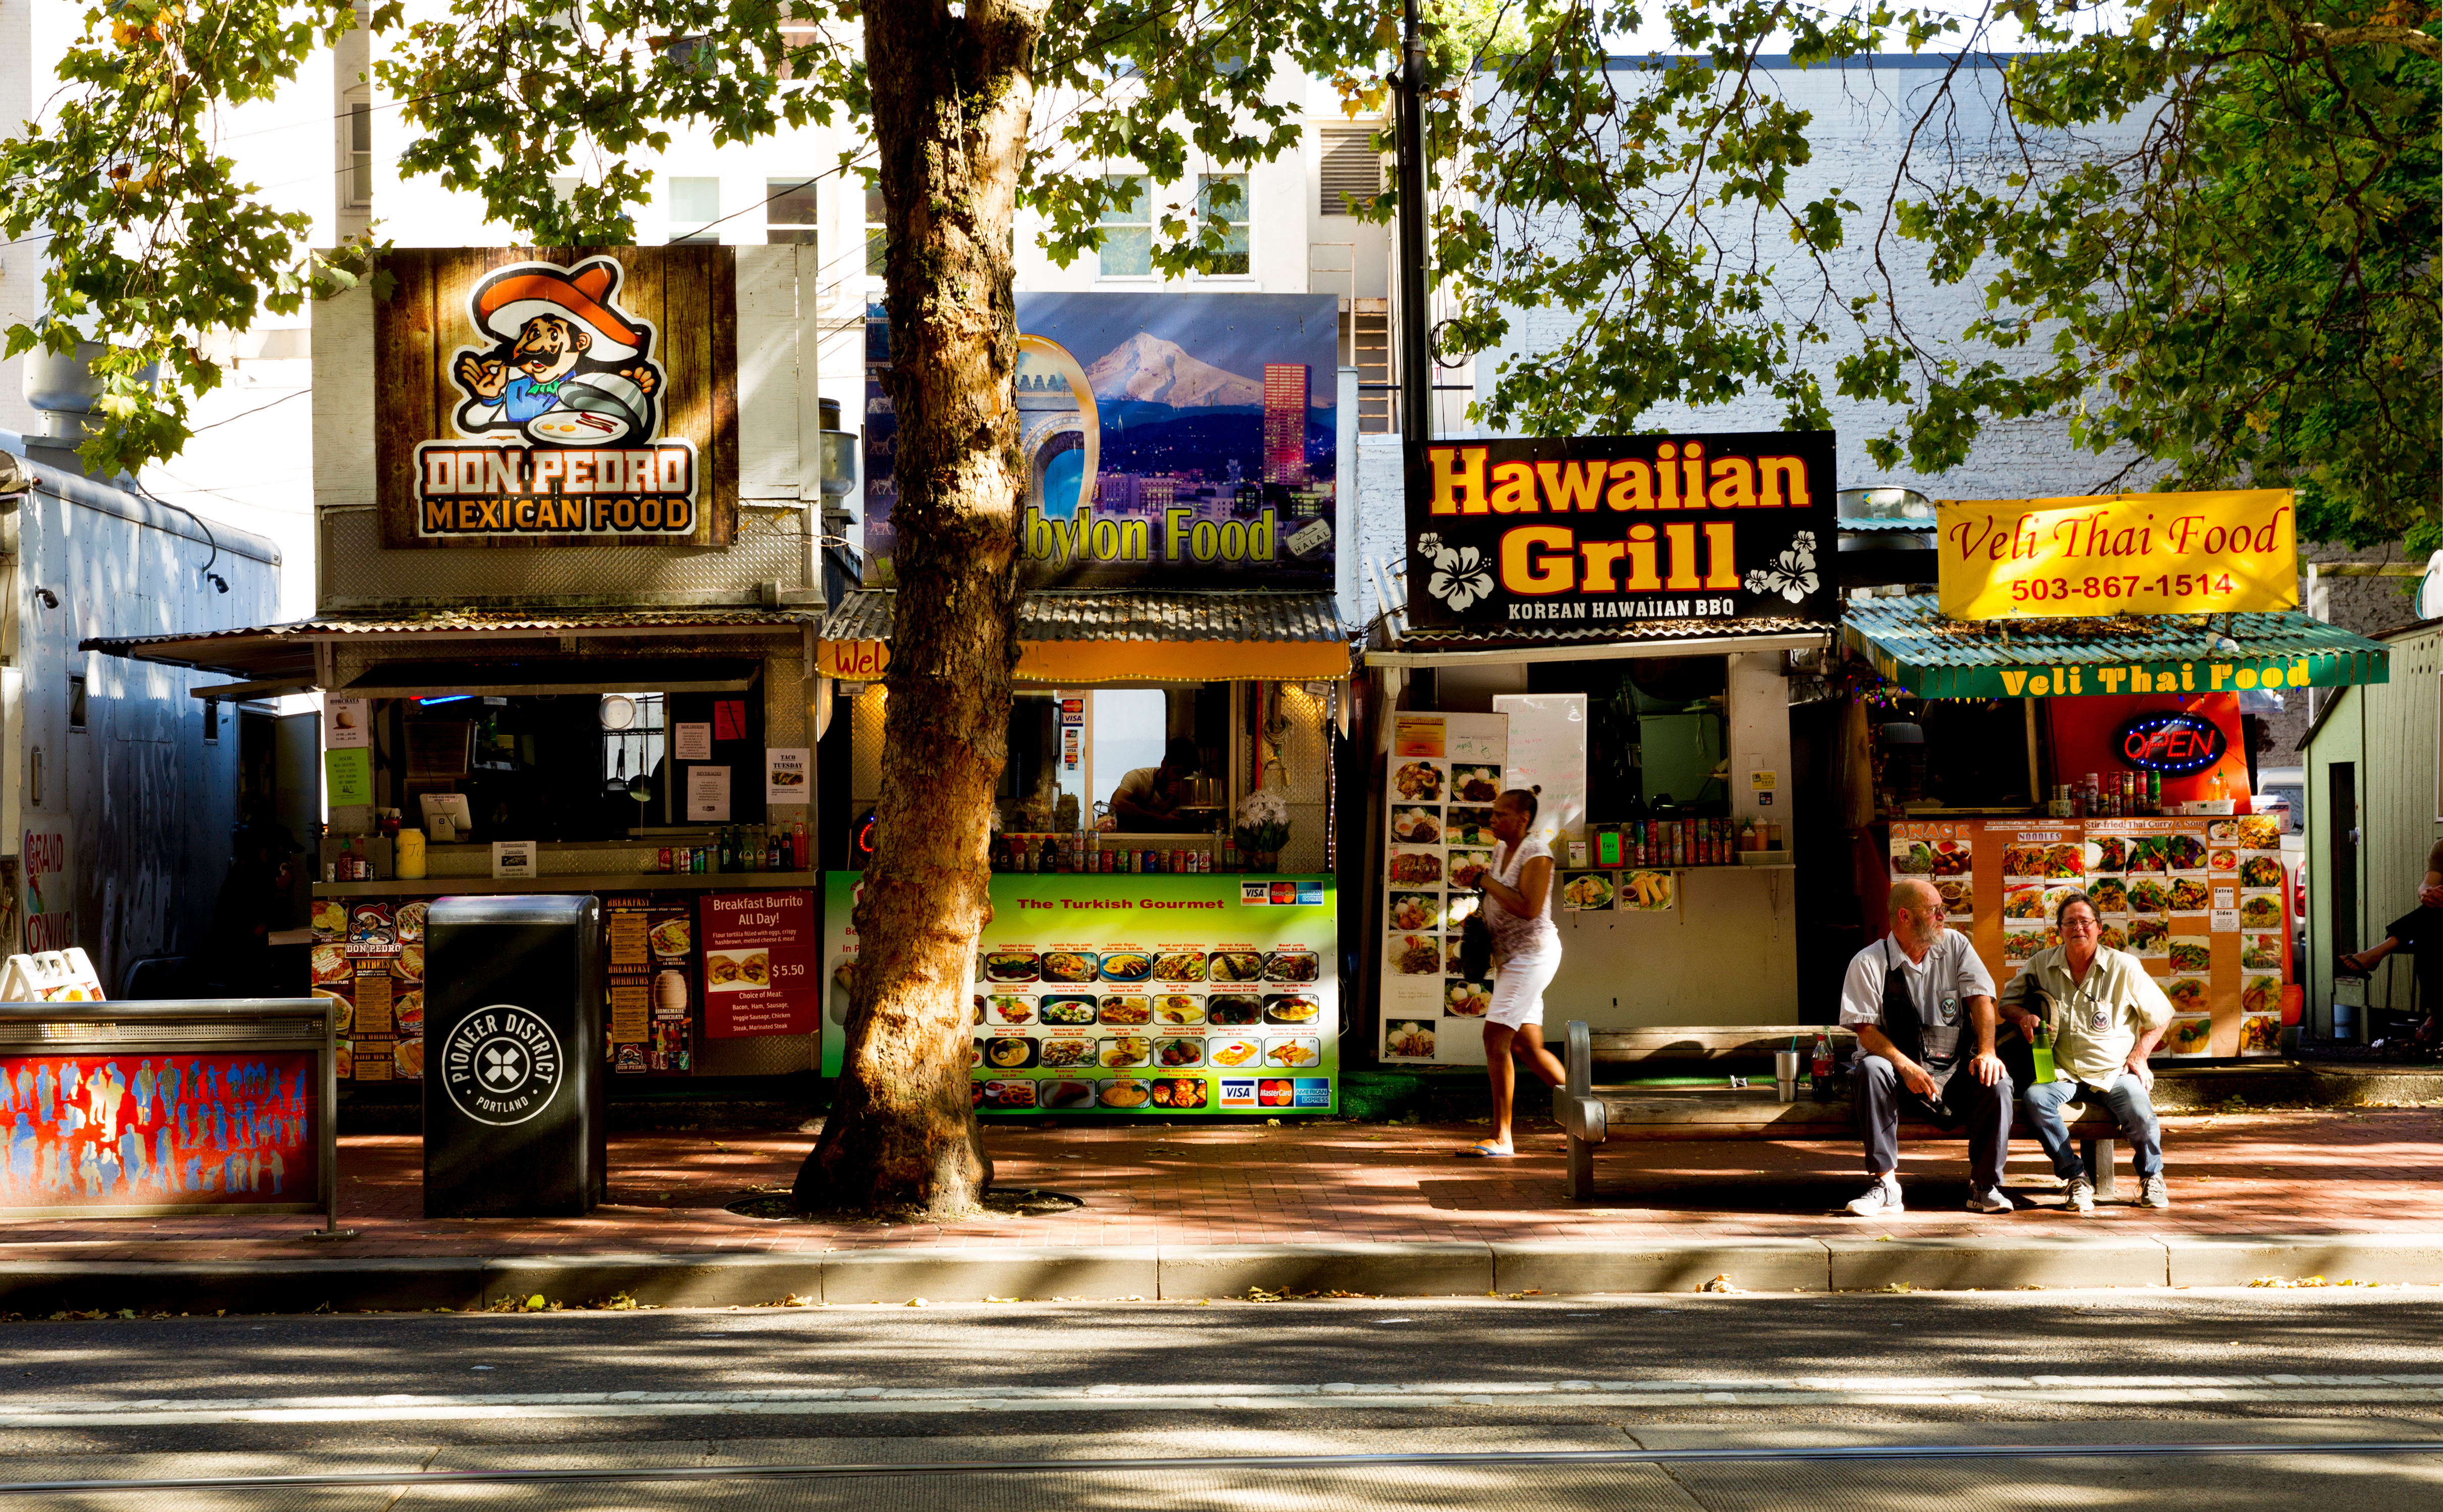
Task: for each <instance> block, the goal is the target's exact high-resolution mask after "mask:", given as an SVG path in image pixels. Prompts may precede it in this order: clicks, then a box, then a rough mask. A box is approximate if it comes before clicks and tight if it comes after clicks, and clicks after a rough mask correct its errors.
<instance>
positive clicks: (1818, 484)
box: [1407, 431, 1839, 632]
mask: <svg viewBox="0 0 2443 1512" xmlns="http://www.w3.org/2000/svg"><path fill="white" fill-rule="evenodd" d="M1407 501H1408V508H1407V523H1408V574H1407V575H1408V612H1409V618H1410V619H1411V621H1412V622H1413V623H1415V624H1417V625H1420V626H1424V625H1436V626H1452V627H1466V628H1474V629H1486V630H1490V629H1495V628H1521V629H1526V628H1548V627H1554V626H1567V627H1569V628H1579V629H1585V630H1589V631H1597V632H1599V631H1600V630H1601V628H1603V627H1604V626H1605V625H1606V624H1618V623H1624V622H1628V621H1637V620H1662V619H1668V620H1685V619H1711V620H1722V621H1730V622H1736V621H1738V620H1743V619H1758V618H1774V619H1787V618H1805V619H1815V620H1822V621H1826V622H1830V621H1833V620H1835V619H1837V618H1838V617H1839V605H1838V601H1837V591H1836V584H1835V582H1834V579H1833V575H1832V574H1831V572H1830V567H1831V560H1830V557H1831V552H1832V549H1833V546H1834V538H1835V532H1836V530H1837V528H1838V526H1837V524H1836V523H1835V517H1834V486H1833V446H1832V434H1831V432H1829V431H1770V432H1754V433H1746V434H1736V435H1711V436H1680V437H1669V438H1665V437H1655V436H1617V437H1614V436H1577V437H1570V438H1567V439H1556V440H1505V441H1483V442H1453V443H1450V444H1447V445H1437V446H1426V447H1425V448H1424V465H1423V467H1422V468H1421V469H1420V470H1419V471H1418V472H1417V473H1416V474H1415V475H1414V476H1412V477H1411V478H1410V479H1409V481H1408V489H1407Z"/></svg>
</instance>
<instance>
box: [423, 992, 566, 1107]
mask: <svg viewBox="0 0 2443 1512" xmlns="http://www.w3.org/2000/svg"><path fill="white" fill-rule="evenodd" d="M441 1084H442V1085H443V1086H444V1087H445V1088H447V1089H448V1091H449V1093H450V1102H453V1103H455V1104H457V1107H458V1111H459V1112H461V1113H464V1114H466V1115H467V1116H468V1118H470V1119H473V1120H475V1121H476V1122H478V1123H489V1124H493V1125H495V1126H499V1127H505V1126H507V1125H509V1124H513V1123H524V1122H525V1121H526V1120H528V1119H531V1118H533V1117H534V1116H535V1115H536V1114H538V1113H541V1112H542V1110H543V1108H544V1106H545V1105H546V1104H548V1103H549V1102H551V1100H552V1095H553V1094H554V1093H556V1092H558V1091H559V1090H560V1036H559V1035H557V1034H554V1033H553V1032H552V1029H551V1026H550V1025H548V1024H546V1023H544V1022H543V1021H542V1019H540V1018H537V1017H536V1016H535V1015H534V1014H532V1013H529V1012H527V1011H525V1010H524V1009H523V1008H519V1007H517V1006H516V1005H515V1004H511V1003H494V1004H492V1005H491V1006H490V1007H488V1008H481V1009H478V1010H476V1011H474V1012H473V1013H471V1014H468V1016H467V1017H466V1018H465V1019H463V1020H462V1021H460V1023H459V1025H458V1027H457V1028H456V1029H451V1030H450V1038H449V1040H448V1041H447V1042H446V1043H445V1044H444V1045H443V1046H442V1049H441Z"/></svg>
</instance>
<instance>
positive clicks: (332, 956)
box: [311, 898, 431, 1082]
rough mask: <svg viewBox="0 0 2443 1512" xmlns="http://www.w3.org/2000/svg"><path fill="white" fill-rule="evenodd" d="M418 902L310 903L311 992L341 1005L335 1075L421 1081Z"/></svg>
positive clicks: (422, 903)
mask: <svg viewBox="0 0 2443 1512" xmlns="http://www.w3.org/2000/svg"><path fill="white" fill-rule="evenodd" d="M430 906H431V904H430V902H428V901H427V900H425V899H422V898H321V899H317V900H315V902H314V913H313V928H314V943H313V946H312V956H311V970H312V977H313V986H312V992H313V993H314V995H315V996H317V997H328V998H333V999H336V1000H338V1002H339V1003H340V1005H341V1006H340V1028H339V1076H340V1080H341V1081H353V1082H391V1081H400V1082H417V1081H422V1080H423V1078H424V921H425V913H426V910H427V909H428V908H429V907H430Z"/></svg>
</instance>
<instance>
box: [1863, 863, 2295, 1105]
mask: <svg viewBox="0 0 2443 1512" xmlns="http://www.w3.org/2000/svg"><path fill="white" fill-rule="evenodd" d="M2280 844H2281V821H2280V819H2279V818H2278V817H2277V816H2274V815H2251V816H2245V817H2239V818H2209V817H2201V816H2195V815H2189V816H2160V817H2147V818H2133V819H2068V820H2064V819H2055V820H2049V821H2048V820H2043V819H2034V818H2030V819H1985V820H1948V821H1933V822H1919V821H1908V822H1901V823H1896V824H1894V825H1893V826H1892V827H1891V838H1890V860H1891V869H1892V877H1893V880H1895V881H1899V880H1901V879H1903V878H1919V879H1922V880H1924V881H1927V882H1930V883H1932V884H1934V886H1935V887H1936V889H1937V890H1938V892H1939V893H1940V894H1941V896H1942V901H1943V907H1944V911H1945V914H1946V916H1947V922H1948V923H1949V924H1950V926H1951V927H1952V928H1954V929H1957V930H1960V931H1962V932H1963V933H1965V934H1967V935H1968V936H1969V937H1970V938H1972V939H1973V940H1975V944H1976V950H1977V955H1978V956H1980V957H1981V958H1982V959H1983V960H1984V962H1985V964H1986V968H1987V969H1988V970H1989V971H1991V972H1992V973H1993V980H1994V983H1995V985H1996V986H1997V987H2000V986H2007V985H2008V984H2009V982H2010V980H2011V978H2012V977H2013V976H2016V975H2018V974H2019V973H2020V972H2022V971H2024V970H2026V969H2027V964H2028V962H2029V961H2030V960H2031V959H2033V958H2034V957H2035V956H2037V955H2038V954H2039V953H2040V952H2042V951H2044V950H2046V949H2048V948H2049V947H2051V946H2053V945H2057V944H2059V943H2060V942H2061V931H2060V929H2059V928H2058V927H2057V926H2056V924H2055V920H2056V918H2057V917H2058V915H2059V913H2060V909H2061V904H2062V902H2063V900H2065V899H2066V898H2067V897H2068V896H2069V895H2070V894H2071V893H2073V892H2081V891H2083V892H2085V894H2086V895H2087V896H2088V898H2089V899H2090V900H2092V901H2093V902H2094V904H2095V908H2096V917H2097V919H2098V920H2100V922H2101V923H2102V924H2103V940H2102V943H2103V944H2104V945H2105V946H2107V947H2109V948H2111V949H2114V950H2122V951H2126V952H2128V953H2129V954H2130V955H2132V956H2136V957H2137V958H2138V959H2139V960H2140V962H2141V963H2142V964H2143V965H2144V966H2145V968H2146V970H2147V972H2148V973H2149V974H2150V975H2153V976H2155V977H2156V978H2157V981H2158V985H2159V986H2161V988H2162V989H2163V994H2164V996H2166V997H2168V998H2169V999H2170V1000H2171V1003H2172V1010H2173V1015H2174V1016H2173V1019H2172V1023H2171V1026H2170V1028H2169V1029H2167V1030H2166V1031H2165V1033H2164V1037H2163V1040H2162V1042H2161V1044H2160V1045H2159V1046H2158V1048H2157V1050H2156V1052H2155V1053H2156V1054H2157V1055H2158V1057H2167V1058H2176V1059H2202V1058H2205V1057H2210V1056H2212V1057H2224V1056H2245V1055H2273V1054H2277V1053H2279V1050H2280V1046H2281V1038H2282V982H2283V975H2284V965H2285V962H2286V960H2287V952H2288V938H2289V928H2288V916H2287V909H2286V907H2285V905H2284V902H2283V894H2282V887H2283V882H2284V872H2283V866H2282V862H2281V853H2280Z"/></svg>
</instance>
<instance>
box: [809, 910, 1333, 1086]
mask: <svg viewBox="0 0 2443 1512" xmlns="http://www.w3.org/2000/svg"><path fill="white" fill-rule="evenodd" d="M862 881H863V877H862V875H861V874H860V873H857V872H830V873H827V874H825V876H824V879H823V882H824V885H823V968H824V970H823V976H824V1005H823V1073H824V1074H825V1075H827V1076H836V1075H838V1074H839V1068H840V1061H841V1058H842V1055H843V1053H844V1051H845V1049H846V1032H847V1030H846V1026H847V1022H848V1000H849V988H850V984H851V983H852V982H853V980H854V974H855V971H856V962H857V940H856V935H855V930H854V926H853V924H852V922H851V916H852V912H853V910H854V907H855V903H856V892H857V887H858V885H859V884H860V883H861V882H862ZM992 902H993V921H992V924H991V925H990V927H989V928H987V929H986V931H985V933H984V938H983V939H982V940H981V941H979V943H978V949H977V952H976V968H975V983H974V994H973V995H974V1014H975V1019H974V1022H975V1031H974V1035H973V1044H972V1047H971V1049H970V1052H969V1053H970V1055H971V1057H972V1065H973V1067H974V1082H975V1096H976V1106H977V1108H978V1109H979V1110H980V1111H982V1112H984V1113H990V1114H1018V1115H1023V1114H1035V1113H1077V1114H1086V1113H1166V1114H1227V1113H1258V1114H1272V1115H1276V1116H1277V1115H1279V1114H1283V1113H1330V1112H1333V1111H1335V1110H1336V1109H1337V1108H1338V1106H1339V1091H1338V1086H1337V1079H1338V1076H1339V1070H1340V1047H1339V1031H1340V981H1339V975H1340V974H1339V956H1338V944H1337V940H1336V938H1335V929H1334V920H1336V918H1337V915H1336V913H1335V907H1336V904H1335V902H1334V899H1333V896H1332V879H1331V878H1330V877H1280V876H1247V875H1233V874H1226V873H1224V874H1212V875H1202V876H1160V877H1150V876H1140V875H1086V874H1076V875H1065V874H1060V873H1052V874H1029V873H1019V872H1004V873H1000V874H997V875H995V876H994V878H993V880H992Z"/></svg>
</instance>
